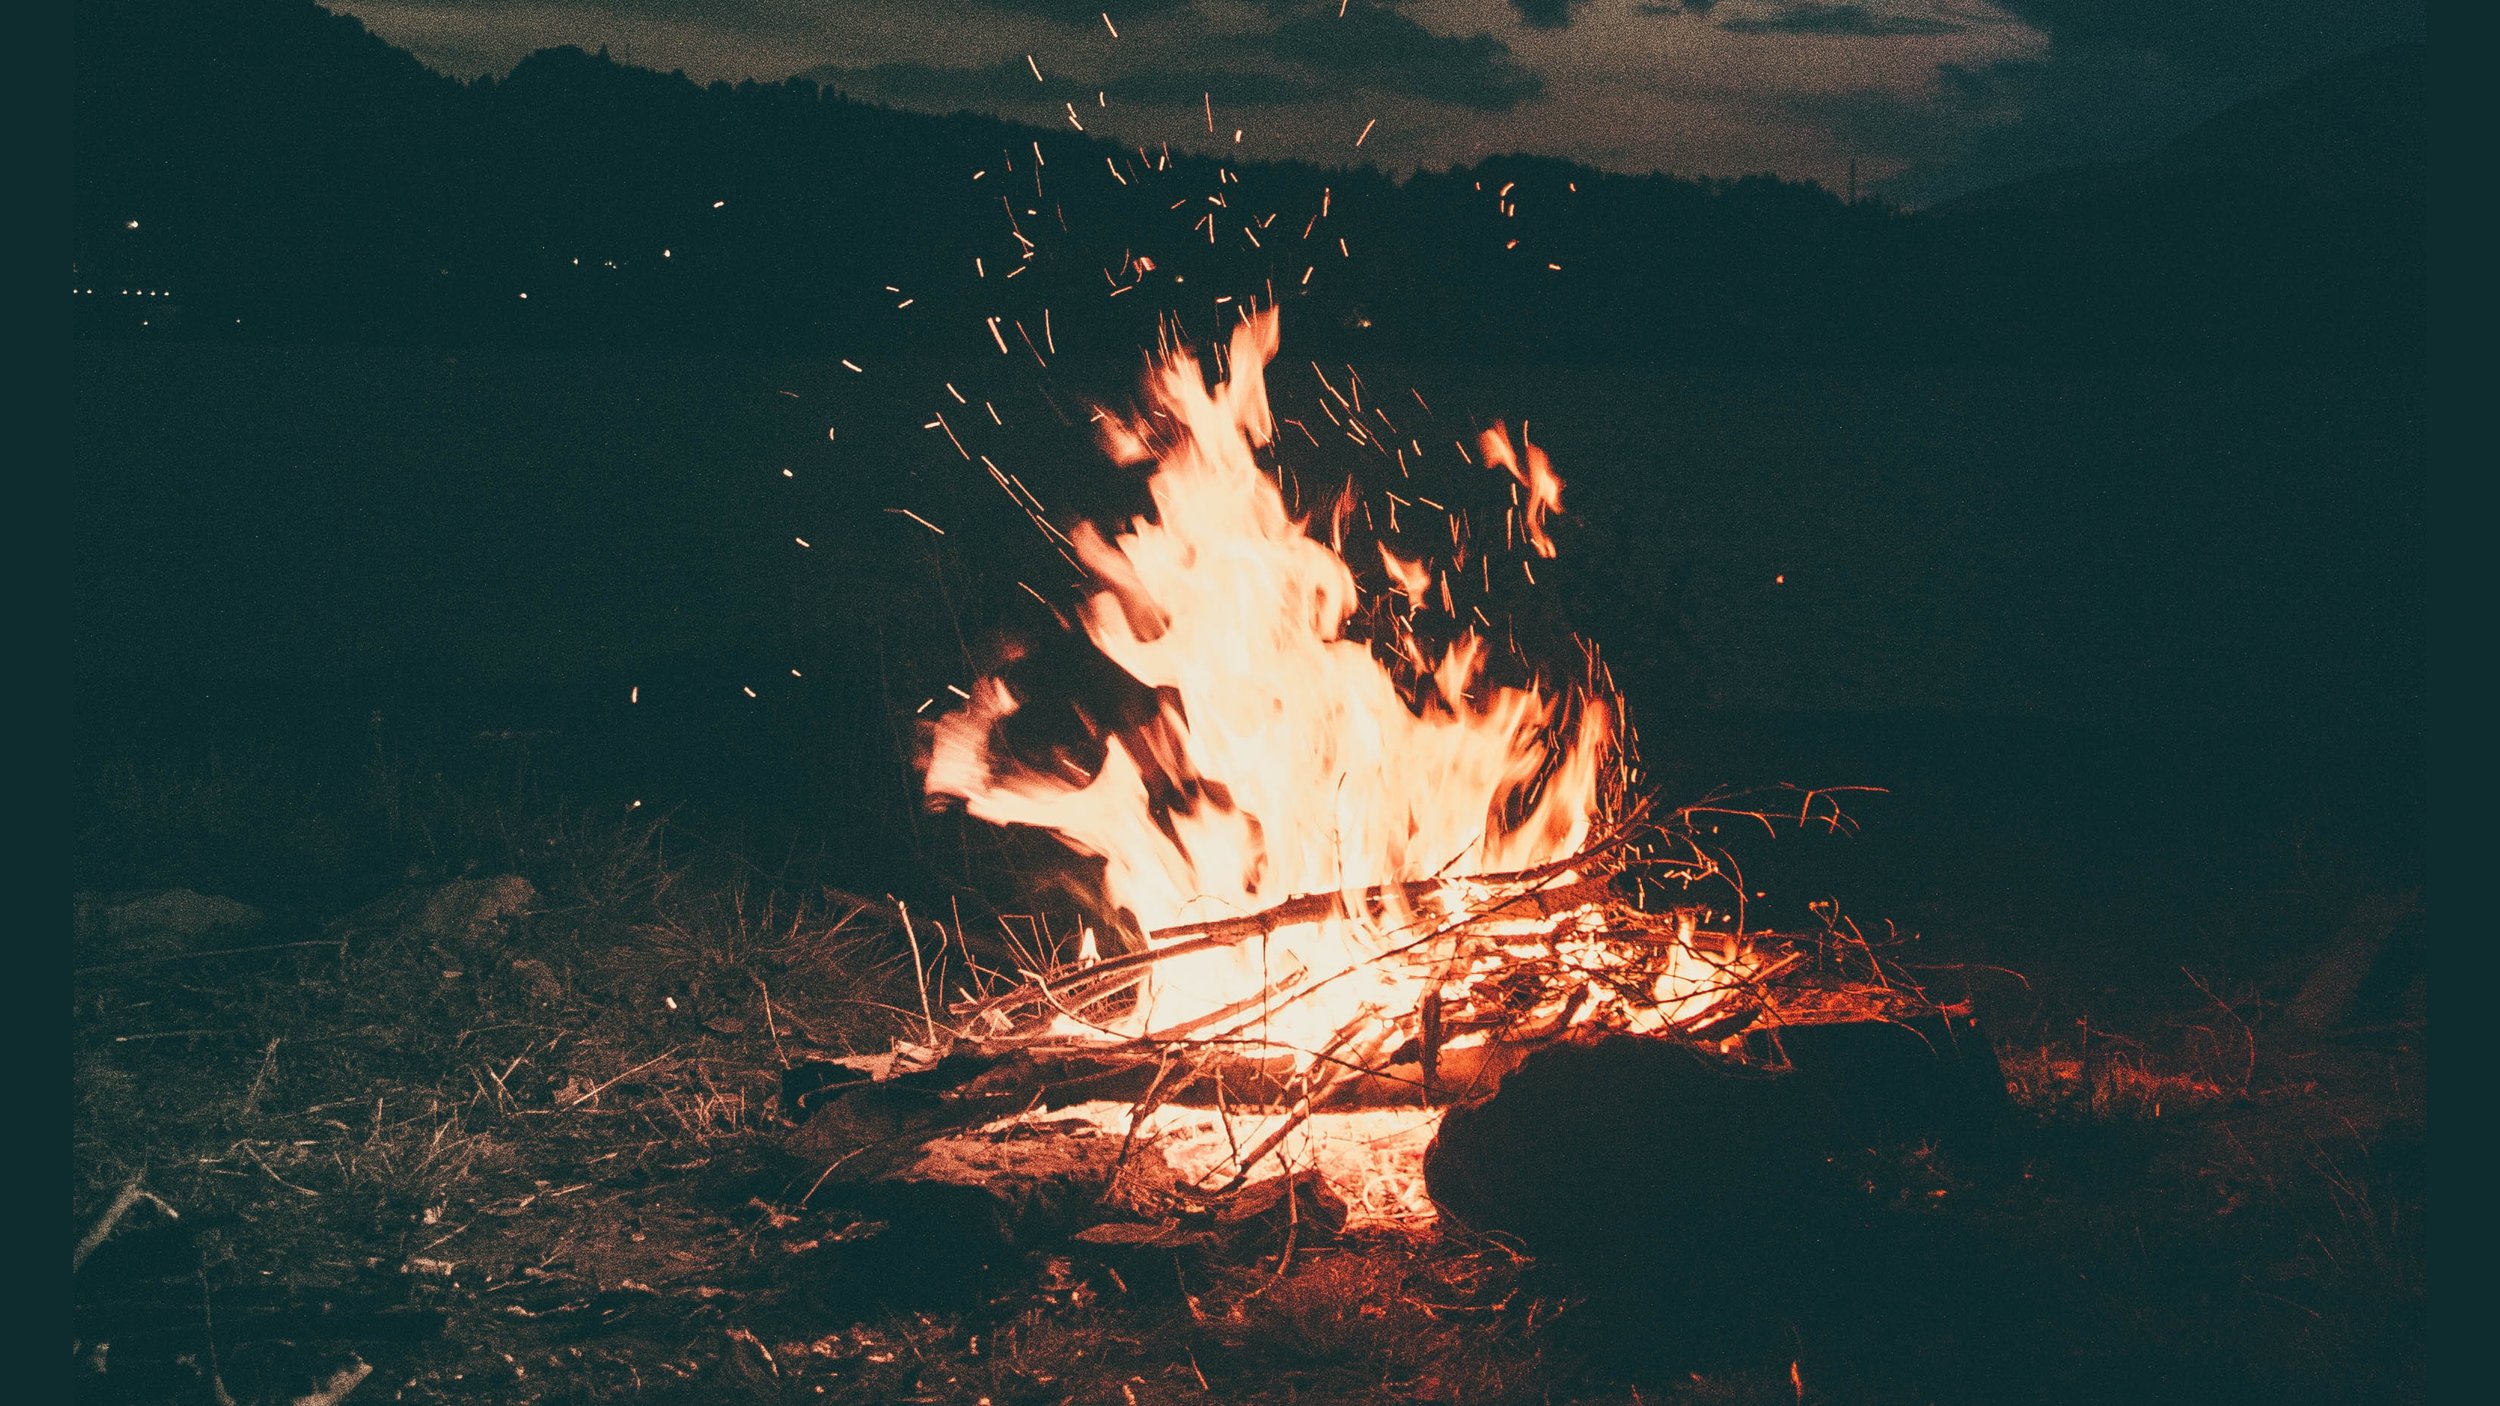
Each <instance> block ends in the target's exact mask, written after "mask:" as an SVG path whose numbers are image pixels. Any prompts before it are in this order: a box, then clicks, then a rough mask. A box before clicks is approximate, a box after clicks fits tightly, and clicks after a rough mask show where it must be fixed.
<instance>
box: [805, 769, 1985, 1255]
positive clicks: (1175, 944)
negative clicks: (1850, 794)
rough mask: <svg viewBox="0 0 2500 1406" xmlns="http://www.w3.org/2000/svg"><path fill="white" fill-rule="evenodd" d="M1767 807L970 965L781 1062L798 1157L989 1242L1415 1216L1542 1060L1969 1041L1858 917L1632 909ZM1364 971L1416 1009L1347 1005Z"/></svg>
mask: <svg viewBox="0 0 2500 1406" xmlns="http://www.w3.org/2000/svg"><path fill="white" fill-rule="evenodd" d="M1791 798H1799V802H1800V803H1797V804H1795V805H1793V807H1792V808H1788V809H1786V810H1785V811H1784V812H1783V813H1782V815H1781V816H1780V818H1784V819H1786V820H1788V821H1792V822H1798V823H1805V824H1823V825H1830V826H1844V825H1846V824H1847V821H1846V818H1845V817H1843V816H1842V815H1841V814H1840V812H1839V811H1838V809H1837V808H1836V807H1835V806H1834V805H1833V804H1832V798H1831V797H1830V796H1829V795H1828V794H1824V793H1812V792H1805V793H1789V795H1788V796H1784V797H1782V798H1781V799H1783V800H1789V799H1791ZM1761 802H1762V798H1760V797H1754V798H1739V797H1713V798H1711V799H1710V800H1709V801H1706V802H1704V803H1702V804H1700V805H1696V806H1693V807H1688V808H1685V809H1682V810H1679V811H1676V812H1674V813H1672V814H1671V815H1669V816H1667V817H1665V818H1664V819H1662V820H1657V821H1652V820H1649V819H1647V818H1646V817H1638V816H1636V818H1635V819H1634V820H1633V821H1631V822H1628V823H1624V824H1619V825H1616V826H1613V827H1610V828H1608V829H1606V830H1604V831H1603V832H1601V833H1600V835H1599V837H1598V838H1597V840H1596V841H1595V842H1593V843H1592V844H1590V845H1589V846H1587V847H1586V848H1585V849H1584V850H1583V851H1582V852H1580V853H1578V854H1576V855H1574V856H1572V857H1571V858H1569V859H1567V860H1563V861H1559V862H1556V863H1552V864H1547V865H1542V866H1539V867H1537V868H1534V869H1529V870H1525V871H1521V872H1514V873H1504V874H1491V875H1477V876H1471V877H1467V878H1461V879H1448V880H1443V879H1433V880H1418V881H1410V882H1406V883H1401V884H1395V885H1382V886H1375V887H1372V888H1368V889H1365V890H1363V891H1361V892H1358V893H1354V894H1337V893H1331V894H1311V895H1301V896H1296V897H1293V898H1290V899H1287V900H1285V901H1283V902H1281V903H1278V904H1276V905H1274V906H1272V907H1269V908H1267V909H1264V910H1262V911H1259V912H1255V913H1248V914H1243V915H1240V916H1238V917H1231V918H1225V919H1220V920H1214V921H1204V922H1196V923H1191V924H1186V925H1180V926H1174V927H1168V928H1164V929H1161V930H1158V931H1153V932H1148V933H1144V934H1142V936H1141V937H1140V938H1139V939H1137V940H1134V941H1132V943H1131V944H1130V948H1129V950H1127V951H1124V952H1119V953H1115V954H1111V955H1104V956H1089V957H1086V958H1083V959H1080V960H1075V961H1068V962H1063V963H1059V964H1055V965H1050V966H1045V967H1041V968H1039V969H1025V970H1020V971H1016V972H1013V973H1008V974H1000V973H986V975H988V976H990V977H991V980H990V983H989V989H987V990H986V991H981V992H969V991H968V992H965V993H963V994H962V995H961V996H960V997H959V999H957V1000H956V1001H954V1002H952V1003H951V1004H950V1005H949V1006H948V1007H947V1009H946V1016H947V1019H946V1020H945V1021H944V1022H943V1023H941V1022H940V1021H939V1020H938V1019H937V1014H936V1010H935V1008H934V1007H931V1008H930V1009H929V1010H928V1011H926V1012H925V1013H924V1020H923V1022H922V1023H921V1026H920V1031H919V1033H920V1034H921V1035H922V1037H923V1038H920V1039H915V1040H909V1041H903V1042H898V1043H897V1044H896V1046H895V1047H894V1048H893V1049H892V1050H891V1051H889V1052H887V1053H885V1054H882V1055H879V1056H875V1057H870V1058H859V1059H852V1060H847V1061H843V1062H840V1063H826V1064H817V1065H813V1066H808V1067H805V1068H802V1069H800V1070H796V1071H793V1073H792V1076H791V1078H790V1080H789V1081H788V1083H787V1085H786V1086H785V1098H786V1102H787V1103H788V1105H789V1108H790V1110H791V1111H792V1112H793V1113H794V1114H796V1115H798V1116H799V1117H801V1118H802V1119H803V1120H804V1121H803V1122H802V1125H801V1129H800V1132H799V1135H798V1144H797V1145H798V1147H799V1149H800V1150H801V1152H802V1153H803V1154H805V1155H808V1156H810V1157H813V1158H815V1159H817V1160H820V1161H822V1162H823V1163H824V1172H823V1175H822V1177H821V1178H820V1179H819V1180H818V1182H817V1184H816V1186H815V1188H814V1189H812V1190H811V1192H810V1196H811V1198H818V1197H822V1198H828V1199H832V1200H840V1201H845V1202H848V1203H850V1204H853V1205H855V1206H857V1205H865V1206H868V1207H869V1208H870V1209H872V1210H874V1211H877V1212H879V1213H882V1214H893V1215H900V1216H905V1217H909V1218H912V1219H914V1220H928V1221H945V1222H948V1223H951V1224H953V1225H955V1226H958V1227H961V1226H964V1225H972V1226H976V1227H979V1228H980V1230H981V1232H982V1233H985V1234H988V1235H991V1236H994V1237H995V1238H997V1239H999V1240H1002V1241H1023V1240H1027V1239H1031V1238H1034V1237H1048V1236H1057V1235H1064V1234H1068V1233H1071V1232H1076V1231H1083V1230H1086V1228H1087V1227H1089V1226H1099V1225H1101V1223H1103V1222H1106V1221H1109V1222H1114V1223H1123V1222H1125V1223H1129V1224H1132V1225H1144V1226H1146V1227H1149V1229H1150V1230H1152V1229H1153V1228H1156V1227H1161V1229H1160V1230H1158V1231H1155V1233H1163V1234H1171V1233H1176V1232H1175V1231H1174V1230H1173V1227H1179V1226H1191V1225H1194V1226H1198V1227H1200V1228H1201V1230H1205V1229H1208V1228H1211V1227H1213V1226H1214V1225H1216V1224H1218V1223H1220V1222H1225V1221H1227V1220H1228V1219H1234V1220H1237V1219H1240V1218H1241V1213H1240V1208H1241V1207H1242V1206H1244V1205H1253V1204H1254V1205H1261V1206H1264V1205H1269V1204H1271V1203H1273V1202H1274V1200H1275V1199H1276V1196H1277V1194H1278V1190H1279V1188H1285V1189H1287V1190H1288V1191H1292V1190H1296V1189H1298V1190H1299V1191H1300V1192H1302V1193H1304V1194H1306V1195H1307V1196H1309V1197H1313V1198H1316V1201H1315V1204H1317V1205H1318V1206H1319V1207H1320V1208H1321V1209H1319V1210H1318V1211H1316V1212H1314V1214H1316V1215H1318V1216H1319V1217H1320V1219H1321V1220H1322V1221H1323V1222H1331V1223H1341V1222H1344V1221H1346V1220H1348V1219H1351V1220H1353V1221H1354V1222H1357V1223H1368V1224H1398V1223H1414V1222H1417V1221H1428V1220H1430V1219H1431V1218H1432V1217H1433V1216H1434V1215H1435V1214H1436V1213H1437V1212H1438V1210H1440V1209H1442V1208H1443V1203H1444V1201H1445V1198H1444V1197H1443V1196H1442V1195H1441V1194H1440V1189H1439V1188H1437V1187H1435V1186H1433V1185H1431V1184H1430V1182H1431V1178H1430V1177H1429V1176H1427V1175H1426V1165H1427V1161H1428V1158H1427V1154H1428V1153H1429V1152H1430V1151H1431V1149H1432V1144H1433V1142H1434V1139H1435V1136H1436V1134H1437V1132H1438V1131H1439V1129H1440V1126H1441V1122H1442V1116H1443V1114H1444V1113H1445V1112H1446V1111H1447V1110H1450V1109H1452V1108H1472V1107H1476V1106H1480V1105H1483V1104H1485V1103H1487V1102H1488V1101H1491V1100H1493V1099H1496V1098H1497V1097H1499V1096H1500V1093H1501V1090H1502V1089H1503V1087H1504V1077H1505V1075H1507V1074H1510V1073H1511V1072H1513V1071H1515V1070H1517V1069H1518V1068H1519V1067H1520V1066H1521V1065H1522V1063H1523V1062H1524V1061H1526V1060H1528V1059H1530V1058H1531V1057H1532V1056H1533V1055H1535V1054H1536V1052H1538V1051H1541V1050H1547V1049H1553V1048H1557V1047H1564V1046H1570V1047H1591V1046H1596V1045H1601V1044H1605V1043H1607V1042H1608V1041H1610V1040H1617V1041H1619V1040H1622V1039H1625V1038H1627V1037H1628V1038H1630V1039H1633V1040H1636V1041H1642V1042H1656V1043H1660V1044H1667V1045H1673V1046H1676V1047H1680V1048H1683V1049H1686V1050H1690V1051H1696V1052H1699V1053H1700V1054H1701V1055H1703V1056H1704V1057H1705V1058H1706V1059H1707V1060H1708V1061H1709V1062H1710V1064H1711V1067H1713V1068H1718V1067H1727V1068H1731V1069H1734V1068H1744V1069H1750V1070H1755V1071H1772V1072H1784V1071H1786V1070H1787V1069H1788V1068H1789V1066H1790V1064H1791V1062H1792V1061H1791V1058H1790V1056H1789V1053H1788V1051H1787V1044H1788V1043H1789V1042H1788V1041H1787V1040H1784V1039H1783V1034H1784V1033H1787V1032H1791V1031H1793V1030H1795V1029H1797V1028H1800V1027H1805V1026H1809V1025H1813V1026H1823V1025H1835V1024H1865V1023H1876V1024H1882V1025H1886V1026H1889V1027H1891V1028H1893V1029H1895V1030H1896V1031H1899V1032H1905V1033H1907V1034H1908V1035H1909V1036H1910V1037H1911V1038H1912V1039H1913V1040H1914V1041H1916V1042H1917V1043H1918V1044H1919V1046H1920V1048H1922V1049H1927V1050H1930V1051H1931V1052H1932V1051H1933V1049H1934V1045H1935V1038H1934V1036H1935V1032H1939V1031H1941V1032H1944V1037H1945V1039H1946V1041H1947V1042H1948V1043H1950V1042H1951V1041H1952V1040H1953V1038H1954V1032H1957V1031H1959V1032H1963V1033H1968V1018H1967V1013H1966V1012H1950V1011H1945V1010H1941V1009H1940V1008H1938V1007H1937V1006H1935V1005H1934V1004H1933V1003H1932V1002H1930V1001H1929V999H1928V998H1927V996H1926V995H1925V993H1924V992H1922V991H1921V990H1920V989H1919V988H1918V987H1917V986H1916V985H1915V984H1914V983H1911V982H1909V981H1907V980H1905V979H1903V978H1902V976H1901V974H1900V973H1899V972H1898V971H1897V970H1896V969H1894V968H1893V967H1892V965H1891V964H1890V963H1889V962H1887V961H1886V960H1885V959H1884V958H1883V956H1882V955H1881V954H1880V953H1879V951H1878V950H1877V948H1876V946H1875V945H1874V944H1871V943H1869V942H1867V941H1866V940H1864V939H1863V938H1862V937H1860V936H1859V935H1858V934H1857V933H1856V930H1855V929H1854V928H1851V927H1849V926H1847V925H1846V924H1845V923H1837V924H1832V925H1827V926H1826V928H1825V930H1823V931H1821V932H1816V933H1777V932H1769V931H1760V930H1755V931H1747V930H1744V929H1743V928H1741V927H1740V926H1738V925H1736V924H1735V923H1733V922H1731V921H1729V920H1728V918H1727V917H1725V916H1722V915H1720V914H1717V913H1714V911H1713V910H1712V909H1711V908H1710V907H1709V906H1708V905H1705V904H1701V903H1698V902H1680V903H1667V904H1657V903H1654V902H1653V903H1647V904H1645V903H1644V901H1643V900H1644V899H1653V900H1654V898H1655V897H1656V896H1657V895H1660V894H1662V893H1673V894H1677V895H1678V896H1683V895H1687V894H1691V893H1694V892H1696V891H1697V890H1699V891H1707V890H1706V889H1704V888H1703V886H1704V885H1706V884H1708V883H1710V882H1712V881H1718V880H1722V879H1723V878H1724V876H1726V874H1727V873H1728V872H1729V868H1728V861H1727V860H1726V858H1725V856H1724V855H1723V854H1721V853H1719V852H1717V851H1715V850H1714V849H1712V848H1710V847H1709V846H1707V845H1705V844H1702V843H1699V842H1698V841H1697V840H1696V836H1697V835H1699V834H1700V833H1702V832H1703V828H1704V827H1703V826H1702V824H1701V823H1700V822H1701V821H1702V819H1703V818H1704V817H1724V816H1726V815H1731V814H1739V815H1743V816H1746V817H1748V818H1751V819H1757V820H1764V821H1765V823H1769V818H1770V817H1769V813H1768V812H1766V811H1765V810H1764V808H1763V805H1762V803H1761ZM1714 919H1717V921H1715V922H1714ZM1323 923H1335V924H1341V925H1345V926H1347V927H1349V928H1351V929H1353V930H1354V931H1357V932H1359V933H1362V934H1364V938H1365V941H1364V948H1363V951H1364V956H1363V958H1362V960H1361V963H1360V964H1359V965H1356V966H1349V967H1345V968H1340V969H1335V970H1331V969H1327V968H1324V967H1322V968H1318V969H1313V967H1311V966H1306V965H1302V964H1298V963H1292V962H1287V963H1283V964H1282V965H1284V969H1283V970H1282V971H1280V972H1277V973H1276V974H1275V975H1273V976H1272V978H1271V979H1270V980H1268V981H1267V982H1265V983H1264V984H1262V985H1259V986H1257V987H1255V988H1253V989H1247V990H1243V991H1241V992H1240V994H1239V995H1238V996H1236V997H1233V998H1232V999H1229V1000H1227V1001H1224V1002H1222V1003H1220V1004H1215V1005H1213V1006H1211V1007H1207V1008H1204V1009H1199V1010H1196V1011H1193V1012H1192V1013H1191V1014H1189V1015H1188V1016H1187V1017H1186V1018H1183V1019H1178V1020H1174V1021H1171V1022H1169V1023H1162V1024H1151V1025H1148V1026H1146V1027H1145V1028H1144V1029H1143V1030H1142V1032H1141V1031H1140V1030H1139V1028H1138V1026H1139V1022H1138V1019H1137V1017H1138V1013H1139V1011H1140V1010H1141V1009H1143V1008H1144V1003H1145V1002H1147V1001H1148V1000H1149V999H1150V996H1151V990H1152V984H1153V983H1154V981H1155V980H1156V978H1157V975H1158V973H1159V972H1161V971H1163V970H1166V969H1168V964H1170V963H1173V962H1176V961H1179V960H1181V959H1184V958H1188V957H1191V956H1193V955H1197V954H1201V953H1205V952H1209V951H1213V950H1218V949H1240V948H1245V947H1250V946H1254V945H1257V944H1263V943H1270V942H1275V941H1277V939H1278V938H1279V936H1280V935H1281V934H1284V933H1286V932H1287V931H1288V930H1290V929H1293V928H1295V927H1297V926H1301V925H1312V924H1323ZM1383 969H1386V970H1387V971H1388V972H1389V973H1391V974H1392V975H1390V976H1388V977H1387V978H1386V979H1385V980H1384V977H1383ZM1358 980H1360V981H1362V982H1363V983H1365V989H1366V991H1367V992H1379V991H1382V990H1388V991H1395V992H1406V993H1411V995H1412V999H1411V1001H1409V1002H1408V1003H1406V1004H1404V1005H1400V1006H1397V1007H1386V1006H1383V1005H1381V1004H1378V1003H1377V1002H1375V1001H1372V1000H1364V1001H1361V1002H1354V1001H1347V1000H1343V999H1342V994H1343V993H1342V991H1341V990H1340V989H1339V988H1340V987H1341V986H1342V985H1350V984H1352V983H1354V982H1356V981H1358ZM1322 1003H1332V1004H1328V1005H1326V1009H1328V1010H1329V1011H1330V1013H1331V1014H1330V1019H1329V1020H1328V1021H1327V1022H1325V1023H1324V1025H1322V1026H1321V1027H1318V1028H1323V1029H1325V1030H1326V1032H1327V1033H1326V1035H1325V1038H1324V1039H1322V1040H1320V1041H1319V1042H1317V1043H1314V1044H1306V1045H1296V1044H1293V1043H1291V1042H1290V1041H1287V1040H1285V1039H1281V1038H1279V1037H1278V1036H1277V1034H1276V1031H1277V1030H1278V1028H1279V1026H1280V1023H1281V1022H1280V1015H1281V1014H1282V1013H1285V1012H1289V1011H1296V1010H1297V1009H1299V1008H1304V1007H1311V1008H1317V1007H1320V1006H1321V1005H1322ZM1957 1021H1958V1022H1959V1023H1958V1024H1956V1022H1957ZM1922 1022H1924V1023H1925V1024H1924V1026H1922ZM1305 1028H1311V1027H1309V1026H1308V1025H1307V1023H1306V1026H1305ZM1970 1043H1972V1044H1974V1045H1977V1046H1980V1047H1982V1048H1984V1041H1976V1040H1973V1041H1971V1042H1970ZM1808 1044H1809V1045H1810V1046H1811V1045H1812V1044H1813V1042H1812V1041H1809V1042H1808ZM1810 1082H1812V1081H1811V1080H1806V1081H1799V1084H1800V1087H1802V1086H1803V1084H1805V1083H1810ZM2000 1092H2001V1090H2000ZM1470 1218H1471V1219H1475V1218H1480V1217H1470ZM1091 1233H1093V1234H1096V1235H1100V1234H1103V1233H1112V1234H1113V1236H1114V1238H1118V1237H1119V1235H1121V1234H1127V1233H1129V1232H1125V1231H1122V1232H1106V1231H1102V1230H1096V1231H1093V1232H1091Z"/></svg>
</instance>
